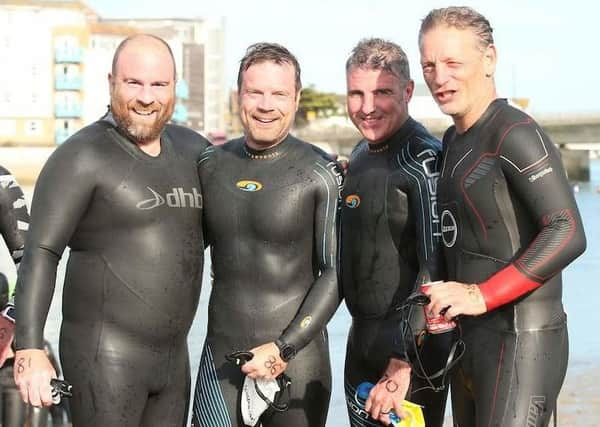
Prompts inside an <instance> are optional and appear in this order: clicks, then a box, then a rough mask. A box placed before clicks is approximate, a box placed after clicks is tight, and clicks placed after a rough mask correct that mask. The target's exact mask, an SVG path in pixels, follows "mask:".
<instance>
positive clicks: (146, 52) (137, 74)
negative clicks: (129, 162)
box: [108, 36, 175, 144]
mask: <svg viewBox="0 0 600 427" xmlns="http://www.w3.org/2000/svg"><path fill="white" fill-rule="evenodd" d="M108 79H109V85H110V98H111V111H112V114H113V116H114V118H115V121H116V122H117V125H118V126H119V128H120V129H121V130H123V131H124V132H125V133H126V134H127V135H128V136H129V137H130V138H131V139H133V140H134V141H135V142H137V143H138V144H156V143H159V142H160V133H161V132H162V130H163V128H164V127H165V125H166V124H167V122H168V121H169V119H170V118H171V115H172V114H173V108H174V105H175V75H174V64H173V60H172V57H171V55H170V54H169V51H168V50H167V48H166V46H164V45H163V44H162V43H161V42H159V41H158V40H156V39H153V38H150V37H144V36H142V37H138V38H134V39H132V40H131V41H129V42H128V43H127V44H126V45H125V46H124V47H123V49H122V50H121V52H120V54H119V57H118V60H117V63H116V67H115V72H114V74H110V75H109V77H108Z"/></svg>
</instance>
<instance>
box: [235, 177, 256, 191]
mask: <svg viewBox="0 0 600 427" xmlns="http://www.w3.org/2000/svg"><path fill="white" fill-rule="evenodd" d="M235 186H236V187H237V188H239V189H240V190H242V191H249V192H254V191H260V190H261V189H262V188H263V185H262V184H261V183H260V182H258V181H252V180H250V179H242V180H241V181H238V182H236V183H235Z"/></svg>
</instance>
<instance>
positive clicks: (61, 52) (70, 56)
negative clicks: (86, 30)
mask: <svg viewBox="0 0 600 427" xmlns="http://www.w3.org/2000/svg"><path fill="white" fill-rule="evenodd" d="M54 62H55V63H56V64H79V63H81V62H83V49H81V48H74V49H73V48H71V49H64V48H60V49H54Z"/></svg>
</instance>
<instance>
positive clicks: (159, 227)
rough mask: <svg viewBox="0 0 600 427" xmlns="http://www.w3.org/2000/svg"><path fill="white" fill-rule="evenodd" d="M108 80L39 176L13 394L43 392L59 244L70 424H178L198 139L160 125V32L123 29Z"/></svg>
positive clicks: (198, 232)
mask: <svg viewBox="0 0 600 427" xmlns="http://www.w3.org/2000/svg"><path fill="white" fill-rule="evenodd" d="M109 86H110V94H111V107H110V111H109V113H108V114H107V115H106V116H105V117H103V118H102V119H101V120H99V121H97V122H95V123H93V124H91V125H89V126H87V127H85V128H83V129H82V130H81V131H79V132H78V133H76V134H75V135H73V136H72V137H71V138H70V139H69V140H68V141H67V142H65V143H64V144H63V145H61V146H60V147H58V148H57V149H56V151H55V152H54V153H53V154H52V156H51V157H50V158H49V159H48V162H47V163H46V165H45V166H44V168H43V170H42V172H41V175H40V177H39V179H38V181H37V186H36V189H35V193H34V197H33V204H32V221H31V229H30V232H29V236H28V239H27V246H26V249H25V255H24V258H23V263H22V265H21V269H20V272H19V278H18V283H17V296H16V311H17V333H16V344H17V349H18V351H17V358H16V364H15V376H16V378H15V379H16V381H17V384H18V385H19V387H20V389H21V394H22V397H23V399H24V400H25V401H28V402H31V403H32V404H33V405H36V406H39V405H42V404H43V405H49V404H50V403H51V396H50V386H49V384H50V378H51V377H54V376H55V375H56V374H55V372H54V369H53V368H52V366H51V364H50V362H49V361H48V358H47V357H46V354H45V352H44V350H43V344H44V343H43V336H42V332H43V329H44V323H45V319H46V315H47V313H48V309H49V306H50V301H51V298H52V293H53V290H54V284H55V280H56V268H57V263H58V260H59V259H60V257H61V255H62V253H63V251H64V249H65V247H66V246H69V247H70V255H69V263H68V266H67V271H66V277H65V285H64V291H63V323H62V327H61V337H60V354H61V362H62V366H63V368H64V375H65V378H66V379H67V380H68V381H70V382H71V383H72V384H73V398H72V400H71V408H72V415H73V425H74V426H76V427H79V426H85V427H90V426H103V427H104V426H120V427H122V426H130V427H134V426H136V427H137V426H144V427H147V426H157V427H159V426H160V427H165V426H182V425H184V424H185V421H186V416H187V404H188V401H189V398H188V396H189V385H190V378H189V359H188V351H187V343H186V338H187V333H188V330H189V328H190V325H191V323H192V320H193V317H194V313H195V310H196V306H197V302H198V297H199V294H200V285H201V277H202V265H203V239H202V228H201V208H202V198H201V195H200V184H199V181H198V175H197V172H196V163H197V159H198V158H199V155H200V153H201V152H203V151H204V149H205V148H206V147H207V146H208V142H207V141H206V140H205V139H204V138H202V137H200V136H199V135H198V134H196V133H194V132H192V131H190V130H188V129H186V128H182V127H179V126H174V125H167V122H168V120H169V119H170V117H171V114H172V112H173V105H174V97H175V63H174V60H173V55H172V53H171V51H170V48H169V47H168V45H167V44H166V43H165V42H164V41H163V40H161V39H159V38H157V37H154V36H149V35H137V36H133V37H131V38H128V39H126V40H124V41H123V42H122V43H121V44H120V46H119V47H118V48H117V51H116V52H115V56H114V59H113V68H112V73H111V74H109Z"/></svg>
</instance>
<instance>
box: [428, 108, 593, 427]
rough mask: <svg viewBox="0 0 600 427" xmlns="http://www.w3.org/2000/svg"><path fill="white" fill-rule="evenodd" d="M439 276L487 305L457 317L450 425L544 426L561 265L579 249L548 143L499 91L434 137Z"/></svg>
mask: <svg viewBox="0 0 600 427" xmlns="http://www.w3.org/2000/svg"><path fill="white" fill-rule="evenodd" d="M438 201H439V212H440V220H441V226H442V240H443V243H444V247H445V258H446V262H447V270H448V278H449V279H450V280H456V281H458V282H463V283H475V284H477V285H478V286H479V287H480V290H481V292H482V294H483V297H484V300H485V303H486V306H487V312H486V313H485V314H483V315H481V316H473V317H471V316H462V317H461V318H460V319H459V324H460V328H461V330H462V333H463V339H464V341H465V343H466V353H465V355H464V357H463V359H462V360H461V362H460V366H459V369H458V370H457V371H456V372H455V374H454V378H453V384H452V397H453V416H454V420H455V425H456V426H461V427H464V426H503V427H507V426H524V425H527V426H544V425H547V423H548V422H549V419H550V414H551V412H552V410H553V408H554V405H555V402H556V398H557V396H558V393H559V391H560V388H561V386H562V382H563V379H564V375H565V372H566V366H567V359H568V335H567V327H566V315H565V313H564V311H563V306H562V279H561V270H562V269H563V268H565V267H566V266H567V265H568V264H569V263H570V262H571V261H573V260H574V259H575V258H576V257H577V256H578V255H580V254H581V253H582V252H583V250H584V249H585V236H584V232H583V228H582V221H581V218H580V215H579V211H578V209H577V205H576V203H575V200H574V197H573V194H572V191H571V189H570V186H569V183H568V181H567V178H566V175H565V172H564V169H563V166H562V164H561V159H560V155H559V152H558V150H557V148H556V147H555V146H554V144H553V143H552V142H551V141H550V139H549V138H548V136H547V135H546V134H545V133H544V132H543V130H542V129H541V128H540V127H539V126H538V125H537V124H536V123H535V122H534V121H533V119H532V118H531V117H529V116H528V115H526V114H525V113H523V112H522V111H520V110H517V109H515V108H513V107H511V106H509V105H508V103H507V102H506V101H505V100H502V99H498V100H495V101H494V102H492V103H491V104H490V106H489V107H488V108H487V110H486V111H485V113H484V114H483V115H482V116H481V117H480V118H479V120H478V121H477V122H476V123H475V124H474V125H473V126H472V127H471V128H469V129H468V130H467V131H466V132H464V133H463V134H458V133H457V132H456V130H455V129H454V128H453V127H452V128H450V129H449V130H448V131H447V132H446V135H445V136H444V151H443V163H442V171H441V177H440V180H439V182H438Z"/></svg>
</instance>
